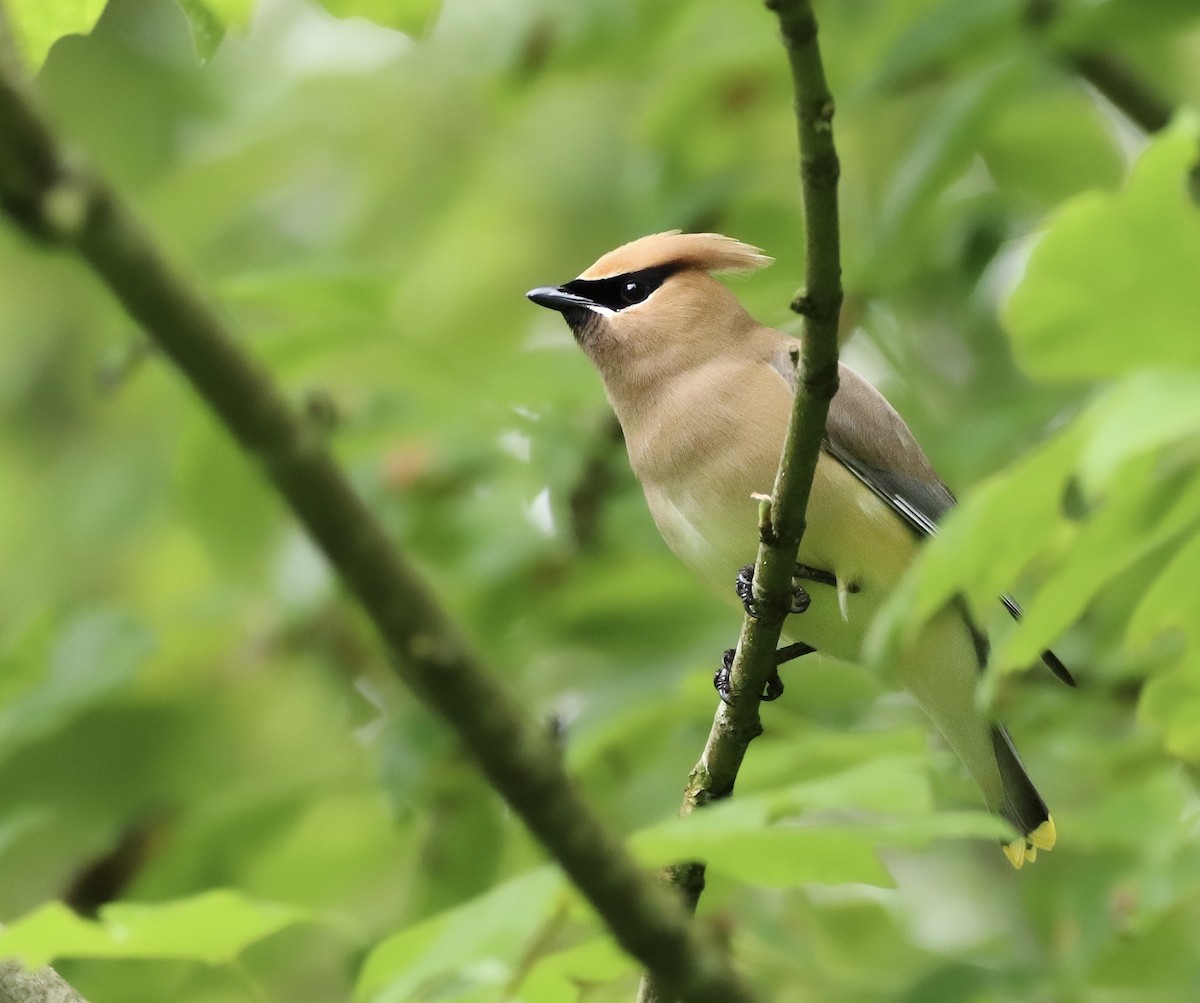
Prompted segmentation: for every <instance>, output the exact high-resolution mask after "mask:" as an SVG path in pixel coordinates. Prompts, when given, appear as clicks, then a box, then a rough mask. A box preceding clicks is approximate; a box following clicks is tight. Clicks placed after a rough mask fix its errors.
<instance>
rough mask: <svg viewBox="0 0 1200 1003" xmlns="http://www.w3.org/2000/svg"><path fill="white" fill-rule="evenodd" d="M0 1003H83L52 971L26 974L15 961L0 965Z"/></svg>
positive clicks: (80, 997) (68, 985)
mask: <svg viewBox="0 0 1200 1003" xmlns="http://www.w3.org/2000/svg"><path fill="white" fill-rule="evenodd" d="M0 1003H87V1000H85V999H84V998H83V997H82V996H80V995H79V993H77V992H76V991H75V990H74V989H72V988H71V986H70V984H69V983H68V982H67V981H66V980H65V979H63V977H62V976H61V975H59V974H58V972H56V971H55V970H54V969H53V968H40V969H38V970H37V971H36V972H27V971H26V970H25V969H24V968H22V967H21V966H20V965H18V964H17V963H16V962H15V961H3V962H0Z"/></svg>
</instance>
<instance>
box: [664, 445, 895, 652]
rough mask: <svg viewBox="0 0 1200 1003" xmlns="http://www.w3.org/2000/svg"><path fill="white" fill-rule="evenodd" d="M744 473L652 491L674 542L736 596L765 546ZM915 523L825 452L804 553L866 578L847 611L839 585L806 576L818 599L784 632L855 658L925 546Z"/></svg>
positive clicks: (823, 565)
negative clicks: (738, 581)
mask: <svg viewBox="0 0 1200 1003" xmlns="http://www.w3.org/2000/svg"><path fill="white" fill-rule="evenodd" d="M769 489H770V485H769V484H766V485H754V486H751V485H750V484H748V483H747V482H745V481H744V480H741V481H738V480H735V481H733V482H732V483H731V482H728V481H726V482H724V483H721V482H717V481H713V480H705V479H703V478H695V479H691V480H690V481H689V483H687V484H683V485H681V484H675V485H672V488H671V490H670V491H667V490H664V489H663V488H661V487H658V486H656V485H654V484H653V483H647V484H645V491H646V500H647V502H648V503H649V506H650V511H651V513H652V514H653V516H654V521H655V523H656V524H657V525H658V528H659V531H660V532H661V533H662V535H663V539H664V540H666V542H667V545H668V546H669V547H670V548H671V550H673V551H674V552H675V554H676V555H677V556H678V557H679V558H680V559H681V560H682V561H683V562H684V563H685V564H687V565H688V566H689V567H691V568H692V569H693V571H695V572H696V574H697V575H699V577H700V578H701V579H703V580H704V581H706V582H707V583H708V584H709V586H710V587H712V588H714V589H716V590H717V591H718V593H719V594H720V595H722V596H724V597H726V598H728V599H729V600H730V601H732V602H736V597H735V595H734V591H733V583H734V579H735V578H736V577H737V572H738V569H739V568H741V567H743V566H744V565H746V564H751V563H753V561H754V557H755V554H756V553H757V551H758V528H757V503H756V502H755V501H754V500H753V499H752V498H751V494H752V492H753V491H768V490H769ZM916 548H917V541H916V539H915V538H914V536H913V533H912V531H911V530H910V529H909V528H908V527H907V526H906V525H905V524H904V523H903V522H902V521H901V520H900V518H899V517H898V516H897V515H896V514H895V513H894V512H893V511H892V510H891V509H890V508H889V507H888V506H887V504H886V503H884V502H883V501H881V500H880V499H879V498H877V497H876V496H875V495H874V494H872V493H871V492H870V491H869V490H868V489H867V488H866V487H865V486H864V485H863V484H862V483H861V482H860V481H859V480H858V478H856V477H855V476H854V475H853V474H851V473H850V472H849V471H848V470H846V468H845V467H843V466H842V465H841V464H840V463H838V462H837V461H836V460H834V459H832V458H831V457H829V456H827V455H826V454H824V453H822V454H821V455H820V458H819V460H818V462H817V471H816V476H815V477H814V478H813V488H812V493H811V495H810V496H809V503H808V512H807V528H806V530H805V534H804V540H803V541H802V543H801V545H800V558H799V559H800V562H801V563H802V564H807V565H809V566H811V567H814V568H820V569H822V570H824V571H830V572H832V573H833V574H834V575H836V576H837V578H838V580H839V581H840V582H843V583H845V584H847V585H851V584H853V585H857V586H858V591H857V592H855V593H853V594H851V595H849V596H847V598H846V607H847V608H846V614H847V615H846V616H845V617H843V615H842V611H841V609H840V608H839V604H838V596H837V590H836V589H834V588H833V587H831V586H827V585H820V584H816V583H812V584H810V585H807V586H806V588H807V590H808V593H809V595H810V596H811V597H812V605H811V606H810V607H809V609H808V611H807V612H806V613H804V614H803V615H802V616H798V617H792V618H791V619H790V620H789V623H788V625H787V627H786V630H785V632H786V633H787V635H788V636H789V637H792V639H793V640H802V641H804V642H805V643H807V644H811V645H812V646H813V647H815V648H817V649H818V650H819V651H822V652H824V653H826V654H829V655H832V656H834V657H836V658H841V659H845V660H848V661H856V660H857V659H858V657H859V655H860V652H861V648H862V641H863V636H864V634H865V633H866V630H867V627H868V626H869V625H870V622H871V619H872V618H873V616H874V614H875V611H876V610H877V609H878V608H879V606H880V605H881V604H882V602H883V601H884V600H885V599H886V598H887V596H888V594H889V593H890V591H891V589H892V588H893V587H894V585H895V583H896V582H897V581H898V580H899V578H900V576H901V575H902V574H903V573H904V570H905V568H907V567H908V564H909V563H910V562H911V560H912V558H913V555H914V554H915V552H916Z"/></svg>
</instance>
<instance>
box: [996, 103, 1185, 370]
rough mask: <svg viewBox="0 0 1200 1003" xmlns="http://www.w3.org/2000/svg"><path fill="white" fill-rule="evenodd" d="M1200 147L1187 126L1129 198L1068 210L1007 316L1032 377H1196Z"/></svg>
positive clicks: (1140, 171)
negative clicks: (1195, 197)
mask: <svg viewBox="0 0 1200 1003" xmlns="http://www.w3.org/2000/svg"><path fill="white" fill-rule="evenodd" d="M1198 136H1200V123H1198V122H1197V120H1196V119H1195V118H1194V117H1191V116H1182V115H1181V116H1180V117H1179V119H1178V120H1177V121H1176V123H1175V124H1174V125H1173V126H1172V127H1171V128H1170V129H1169V130H1167V131H1166V132H1165V133H1163V134H1162V135H1161V136H1160V137H1158V138H1157V139H1156V140H1155V141H1154V143H1153V144H1152V145H1151V146H1150V147H1149V148H1148V149H1147V150H1146V152H1145V153H1144V154H1143V155H1142V157H1141V159H1140V160H1139V161H1138V163H1137V165H1136V167H1135V168H1134V170H1133V174H1132V176H1131V177H1130V179H1129V181H1128V183H1127V184H1126V185H1125V187H1124V188H1122V189H1121V190H1120V191H1119V192H1117V193H1115V194H1105V193H1101V192H1089V193H1088V194H1085V195H1081V196H1079V197H1077V198H1075V199H1072V200H1071V201H1069V202H1068V203H1067V204H1066V205H1065V206H1064V207H1063V208H1062V209H1061V210H1060V211H1059V213H1058V214H1057V216H1056V217H1055V218H1054V220H1053V221H1052V222H1051V224H1050V227H1049V229H1048V230H1047V231H1046V234H1045V235H1044V236H1043V237H1042V239H1041V240H1040V241H1039V242H1038V244H1037V246H1036V247H1035V248H1034V249H1033V253H1032V254H1031V255H1030V259H1029V264H1028V267H1027V268H1026V272H1025V277H1024V279H1023V280H1022V282H1021V284H1020V285H1019V286H1018V287H1017V289H1016V290H1015V291H1014V293H1013V295H1012V297H1011V299H1010V300H1009V302H1008V305H1007V308H1006V310H1005V321H1006V324H1007V326H1008V329H1009V331H1010V332H1011V333H1012V337H1013V344H1014V348H1015V350H1016V354H1017V357H1018V359H1019V361H1020V362H1021V363H1022V364H1023V365H1024V366H1025V368H1026V369H1027V370H1028V371H1029V372H1030V373H1032V374H1033V375H1035V376H1037V377H1040V378H1042V379H1062V380H1069V379H1102V378H1105V377H1110V376H1114V375H1119V374H1121V373H1124V372H1126V371H1127V370H1129V369H1131V368H1134V367H1138V366H1155V365H1161V366H1172V365H1180V366H1200V338H1197V337H1196V336H1195V329H1196V318H1197V317H1198V316H1200V282H1197V281H1196V276H1197V275H1200V206H1197V204H1196V203H1195V202H1194V201H1192V199H1191V198H1190V197H1189V194H1188V189H1187V174H1188V171H1189V169H1190V168H1191V167H1192V166H1193V165H1194V164H1195V163H1196V161H1197V158H1198V156H1200V146H1198V145H1197V137H1198ZM1133 249H1136V253H1131V251H1133Z"/></svg>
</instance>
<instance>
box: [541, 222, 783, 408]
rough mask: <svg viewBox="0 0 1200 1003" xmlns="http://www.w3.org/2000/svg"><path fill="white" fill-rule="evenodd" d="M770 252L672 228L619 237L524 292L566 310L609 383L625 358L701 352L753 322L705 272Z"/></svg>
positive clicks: (637, 360) (640, 361)
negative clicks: (585, 261) (619, 242)
mask: <svg viewBox="0 0 1200 1003" xmlns="http://www.w3.org/2000/svg"><path fill="white" fill-rule="evenodd" d="M771 260H772V259H771V258H769V257H767V256H766V255H764V254H763V253H762V251H760V250H759V249H758V248H757V247H751V246H750V245H749V244H743V243H742V242H741V241H737V240H734V239H733V238H731V237H722V236H721V235H720V234H716V233H680V232H679V231H678V230H671V231H668V232H667V233H655V234H652V235H650V236H648V237H642V238H640V239H639V240H635V241H633V242H631V243H628V244H624V245H623V246H621V247H618V248H617V249H616V250H615V251H609V252H608V253H607V254H606V255H604V256H603V257H602V258H600V260H599V261H597V262H596V263H595V264H594V265H592V266H591V267H590V268H588V269H587V270H586V271H584V272H583V274H582V275H580V276H579V278H577V279H572V280H571V281H570V282H567V283H564V284H563V285H561V286H543V287H541V288H538V289H532V290H530V291H529V293H527V295H528V297H529V298H530V299H531V300H533V302H534V303H537V304H538V305H539V306H544V307H549V308H550V309H551V310H557V311H558V312H559V313H561V314H562V315H563V317H564V318H565V319H566V322H567V323H568V324H569V325H570V327H571V330H572V332H574V334H575V339H576V341H578V342H579V344H580V346H581V347H582V348H583V350H584V351H585V352H587V354H588V355H589V356H590V357H591V359H592V361H593V362H594V363H595V364H596V367H597V368H598V369H599V370H600V372H601V375H603V376H604V378H605V382H606V383H609V384H610V386H611V378H612V377H613V376H614V375H615V374H616V373H617V372H620V371H625V370H627V369H628V368H629V367H630V366H639V365H646V364H650V365H652V364H653V361H654V360H657V361H658V362H659V363H660V364H668V363H669V358H668V357H674V356H677V355H678V354H679V353H681V352H690V353H692V354H693V355H695V356H697V357H703V356H705V355H707V354H709V352H711V351H714V350H717V348H718V346H719V345H720V344H721V343H722V342H725V341H727V340H728V338H729V337H731V336H733V335H735V334H736V333H737V331H738V329H739V328H740V327H741V326H742V325H744V324H747V323H752V321H751V320H750V317H749V315H748V314H747V313H746V311H745V310H744V309H743V308H742V306H741V304H740V303H738V301H737V299H736V297H735V296H734V295H733V293H731V292H730V291H729V290H728V289H727V288H726V287H725V286H724V285H723V284H722V283H720V282H718V281H717V280H716V279H714V278H713V277H712V275H711V274H710V273H712V272H725V271H750V270H753V269H756V268H762V267H764V266H766V265H769V264H770V263H771ZM677 363H678V360H677V359H676V360H675V364H677Z"/></svg>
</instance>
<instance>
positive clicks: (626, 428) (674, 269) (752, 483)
mask: <svg viewBox="0 0 1200 1003" xmlns="http://www.w3.org/2000/svg"><path fill="white" fill-rule="evenodd" d="M772 261H773V259H772V258H770V257H768V256H767V255H766V254H764V253H763V251H762V250H761V249H759V248H757V247H754V246H751V245H749V244H746V243H743V242H741V241H739V240H736V239H734V238H732V237H726V236H722V235H720V234H716V233H683V232H680V231H679V230H670V231H667V232H663V233H655V234H651V235H649V236H645V237H641V238H639V239H637V240H633V241H631V242H629V243H627V244H624V245H622V246H621V247H618V248H616V249H615V250H613V251H609V252H608V253H606V254H604V255H603V256H602V257H600V258H599V259H598V260H597V261H596V262H595V263H594V264H593V265H591V266H590V267H589V268H587V269H586V270H585V271H583V272H582V273H581V274H580V275H579V277H578V278H575V279H572V280H570V281H568V282H566V283H564V284H562V285H559V286H542V287H539V288H536V289H532V290H530V291H529V292H528V293H527V294H526V295H527V297H528V299H530V300H531V301H532V302H533V303H535V304H537V305H539V306H542V307H547V308H549V309H551V310H555V311H557V312H558V313H560V314H561V315H562V316H563V318H564V319H565V321H566V323H567V325H568V326H569V327H570V329H571V331H572V333H573V335H574V338H575V341H576V342H577V343H578V345H579V346H580V348H581V349H582V350H583V352H584V353H585V354H586V355H587V357H588V358H589V359H590V360H591V362H592V364H593V365H594V367H595V369H596V370H597V371H598V372H599V375H600V378H601V380H602V382H603V385H604V390H605V393H606V396H607V398H608V400H609V402H610V404H611V406H612V409H613V411H614V412H615V414H616V417H617V419H618V421H619V423H620V425H621V429H622V431H623V433H624V439H625V444H626V448H627V451H628V454H629V463H630V466H631V467H632V470H633V473H634V474H635V475H636V477H637V479H638V480H639V481H640V482H641V486H642V489H643V492H644V494H645V497H646V502H647V504H648V506H649V509H650V513H651V515H652V517H653V519H654V522H655V524H656V525H657V527H658V529H659V532H660V533H661V534H662V537H663V539H664V541H665V542H666V544H667V546H668V547H669V548H670V549H671V550H672V551H673V552H674V553H675V554H676V555H677V556H678V557H679V558H680V559H681V560H682V561H683V563H684V564H685V565H687V566H688V567H689V568H690V569H691V570H692V571H693V572H694V573H695V574H696V575H697V576H698V577H699V578H700V579H701V580H702V581H704V582H707V583H708V584H709V585H710V586H711V587H713V588H715V589H716V590H717V591H718V592H720V593H721V594H723V595H728V594H729V593H730V591H731V590H730V585H731V584H732V583H733V581H734V580H735V579H736V577H737V576H738V573H739V569H744V567H745V565H746V563H747V562H748V561H752V560H753V558H754V554H755V553H756V550H757V546H758V520H757V506H756V503H755V502H754V501H753V498H755V497H761V496H762V494H764V493H769V492H770V490H771V487H772V485H773V483H774V477H775V471H776V468H777V466H778V464H779V457H780V453H781V451H782V447H783V441H784V436H785V432H786V429H787V425H788V420H789V416H790V414H791V411H792V403H793V398H794V393H795V387H796V383H797V380H798V378H799V377H798V374H797V363H796V361H795V359H796V355H795V352H796V348H797V347H798V345H799V341H798V340H797V339H795V338H793V337H792V336H791V335H789V334H787V333H785V332H783V331H779V330H777V329H774V328H771V327H766V326H764V325H762V324H760V323H758V322H757V321H756V320H755V319H754V318H753V317H752V316H751V315H750V314H749V313H748V312H747V311H746V309H745V308H744V307H743V306H742V304H741V302H740V301H739V300H738V299H737V297H736V296H735V295H734V293H733V291H732V290H731V289H730V288H729V287H728V286H727V285H725V284H724V283H723V282H721V281H720V280H719V279H717V278H716V277H715V276H714V273H722V272H746V271H752V270H755V269H759V268H763V267H765V266H767V265H769V264H771V263H772ZM839 380H840V384H839V388H838V390H837V393H836V394H835V396H834V397H833V400H832V402H831V403H830V407H829V417H828V421H827V424H826V429H825V435H824V438H823V440H822V442H821V449H820V453H819V455H818V460H817V467H816V472H815V475H814V477H813V482H812V490H811V493H810V496H809V502H808V508H807V511H806V514H805V518H806V529H805V533H804V536H803V540H802V542H801V545H800V552H799V555H798V558H797V559H798V562H799V567H800V568H802V569H806V570H807V572H808V573H807V574H805V575H804V577H806V578H808V579H809V580H810V587H809V588H808V589H807V590H805V591H807V592H808V594H809V595H808V600H809V601H808V606H807V609H805V610H804V612H802V613H797V614H795V615H791V616H789V617H788V618H787V621H786V623H785V627H784V634H785V636H787V637H788V638H790V639H793V640H796V641H799V642H802V645H801V647H800V650H801V651H808V650H816V651H818V652H821V653H822V654H826V655H830V656H833V657H835V658H838V659H842V660H846V661H851V662H854V661H858V660H860V658H861V655H862V644H863V639H864V635H865V633H866V631H867V628H868V627H869V625H870V623H871V620H872V617H873V616H874V614H875V612H876V611H877V610H878V609H879V608H880V606H881V605H882V604H883V602H884V601H885V600H886V599H887V598H888V596H889V595H890V594H891V592H892V591H893V590H894V588H895V587H896V585H897V583H898V582H899V580H900V578H901V577H902V576H903V574H904V572H905V570H906V569H907V568H908V567H909V565H910V564H911V563H912V561H913V560H914V558H915V557H916V555H917V552H918V550H919V548H920V546H921V545H922V543H923V541H924V540H925V539H927V538H928V537H929V536H931V535H933V534H934V533H935V532H936V529H937V524H938V521H939V520H940V519H941V518H942V517H943V516H944V515H945V514H946V513H947V512H948V511H949V510H950V509H951V508H952V507H953V506H954V504H955V498H954V495H953V494H952V493H951V492H950V490H949V489H948V488H947V487H946V485H945V484H944V483H943V482H942V480H941V479H940V478H939V477H938V475H937V473H936V472H935V471H934V469H933V466H932V465H931V463H930V461H929V460H928V458H927V457H926V456H925V453H924V452H923V451H922V450H921V447H920V446H919V445H918V444H917V442H916V439H915V438H914V437H913V434H912V432H911V431H910V430H909V428H908V426H907V425H906V424H905V422H904V420H903V419H902V418H901V417H900V415H899V414H898V413H897V412H896V411H895V409H894V408H892V406H891V405H890V404H889V403H888V402H887V401H886V400H885V399H884V397H883V396H882V395H881V394H880V393H879V392H878V391H877V390H876V389H875V388H874V387H873V386H872V385H871V384H870V383H869V382H867V380H865V379H864V378H863V377H862V376H860V375H859V374H858V373H856V372H855V371H854V370H853V369H851V368H850V367H849V366H846V365H845V364H839ZM742 586H743V588H742V591H743V598H744V591H745V589H744V586H745V582H744V580H743V582H742ZM1002 598H1003V600H1004V602H1005V605H1006V606H1008V608H1009V611H1010V612H1011V613H1012V614H1013V615H1014V616H1019V615H1020V608H1019V607H1018V606H1017V605H1016V603H1015V602H1014V601H1013V600H1012V599H1011V598H1009V597H1008V596H1004V597H1002ZM986 657H987V639H986V636H985V635H984V634H983V633H982V631H981V629H980V628H979V627H978V626H977V625H976V624H974V623H973V622H972V620H971V618H970V614H969V612H968V610H967V607H966V604H965V602H963V601H955V602H952V603H949V604H947V606H946V607H945V608H943V609H942V610H941V611H940V612H939V613H938V614H937V615H936V616H934V617H933V618H932V619H931V620H930V621H929V622H928V624H927V625H926V626H925V627H924V628H923V629H922V630H921V632H920V634H919V636H918V637H917V639H916V641H915V643H914V644H913V645H912V646H911V647H910V648H909V649H908V650H907V652H906V653H905V654H904V655H903V656H902V657H901V658H900V660H899V663H898V665H897V666H896V667H895V671H896V673H897V676H898V682H899V683H900V684H901V685H902V686H903V687H904V688H905V689H907V690H908V691H909V693H911V694H912V696H913V697H914V698H915V699H916V701H917V703H918V704H919V705H920V706H921V708H922V709H923V710H924V711H925V713H926V715H927V716H928V717H929V718H930V719H931V721H932V723H933V725H934V726H935V727H936V728H937V730H938V731H940V733H941V734H942V736H943V737H944V739H945V740H946V742H947V744H948V745H949V746H950V748H951V749H952V750H953V751H954V753H955V754H956V755H957V756H958V758H959V759H960V760H961V761H962V763H963V764H964V765H965V767H966V769H967V771H968V772H969V773H970V774H971V776H972V778H973V779H974V781H975V783H976V784H977V785H978V786H979V788H980V790H981V792H982V794H983V798H984V800H985V802H986V804H987V806H988V808H989V810H990V811H991V812H993V813H994V814H996V815H999V816H1000V817H1002V818H1004V819H1006V820H1007V821H1008V823H1009V824H1010V825H1011V826H1012V827H1013V829H1014V830H1015V831H1016V833H1017V836H1016V838H1014V839H1012V840H1011V841H1008V842H1005V843H1003V844H1002V847H1003V850H1004V853H1005V855H1006V856H1007V858H1008V860H1009V861H1010V862H1011V863H1012V865H1013V866H1014V867H1017V868H1020V867H1021V866H1022V865H1023V864H1024V863H1025V862H1027V861H1033V860H1035V859H1036V858H1037V853H1038V851H1039V850H1049V849H1051V848H1052V847H1053V846H1054V843H1055V840H1056V838H1057V833H1056V830H1055V826H1054V821H1053V819H1052V817H1051V815H1050V812H1049V810H1048V809H1047V807H1046V803H1045V801H1043V799H1042V797H1041V795H1040V794H1039V793H1038V791H1037V788H1036V787H1035V786H1034V784H1033V782H1032V780H1030V778H1029V775H1028V773H1027V772H1026V770H1025V767H1024V766H1023V764H1022V762H1021V759H1020V757H1019V756H1018V755H1017V752H1016V750H1015V748H1014V746H1013V743H1012V739H1011V738H1010V737H1009V734H1008V732H1007V731H1006V730H1005V729H1004V728H1003V727H1002V726H1001V725H1000V724H998V723H995V722H993V721H990V720H988V719H987V718H986V717H985V716H984V715H983V714H982V713H981V711H980V710H979V708H978V706H977V704H976V700H975V691H976V684H977V682H978V679H979V675H980V672H981V670H982V668H983V666H984V663H985V661H986ZM1043 658H1044V659H1045V661H1046V663H1047V665H1048V666H1049V667H1050V668H1051V670H1052V671H1054V672H1055V674H1056V675H1058V676H1059V677H1060V678H1062V679H1063V681H1064V682H1067V683H1068V684H1069V685H1074V680H1073V679H1072V677H1071V675H1070V673H1069V672H1068V671H1067V669H1066V668H1065V666H1063V664H1062V663H1061V662H1060V661H1059V660H1058V659H1057V658H1056V657H1055V656H1054V655H1053V654H1052V653H1051V652H1046V653H1045V654H1044V655H1043Z"/></svg>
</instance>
